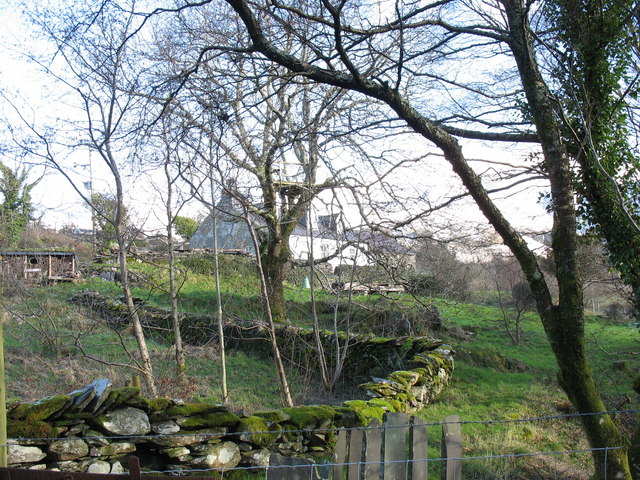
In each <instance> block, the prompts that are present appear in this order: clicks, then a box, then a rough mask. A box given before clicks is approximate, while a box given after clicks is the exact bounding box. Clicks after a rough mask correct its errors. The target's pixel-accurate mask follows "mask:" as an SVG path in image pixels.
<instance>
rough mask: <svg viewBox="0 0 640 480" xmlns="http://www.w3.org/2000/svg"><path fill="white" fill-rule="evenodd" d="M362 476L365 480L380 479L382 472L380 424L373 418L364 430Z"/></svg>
mask: <svg viewBox="0 0 640 480" xmlns="http://www.w3.org/2000/svg"><path fill="white" fill-rule="evenodd" d="M364 440H365V451H364V478H365V480H380V474H381V473H382V462H381V455H380V454H381V451H382V424H381V423H380V420H378V419H377V418H374V419H373V420H372V421H371V423H370V424H369V428H367V430H366V431H365V432H364Z"/></svg>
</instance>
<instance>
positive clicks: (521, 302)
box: [511, 282, 534, 311]
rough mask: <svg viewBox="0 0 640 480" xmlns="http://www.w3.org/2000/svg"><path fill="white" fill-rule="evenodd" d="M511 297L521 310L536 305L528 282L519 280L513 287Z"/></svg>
mask: <svg viewBox="0 0 640 480" xmlns="http://www.w3.org/2000/svg"><path fill="white" fill-rule="evenodd" d="M511 299H512V300H513V304H514V305H515V307H516V309H517V310H519V311H524V310H527V309H529V308H531V307H533V305H534V299H533V294H532V293H531V289H530V288H529V284H528V283H527V282H518V283H516V284H515V285H514V286H513V287H512V288H511Z"/></svg>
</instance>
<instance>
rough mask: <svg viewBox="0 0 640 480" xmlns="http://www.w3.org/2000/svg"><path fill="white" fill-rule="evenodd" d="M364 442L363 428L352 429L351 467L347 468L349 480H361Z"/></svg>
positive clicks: (350, 445)
mask: <svg viewBox="0 0 640 480" xmlns="http://www.w3.org/2000/svg"><path fill="white" fill-rule="evenodd" d="M363 443H364V435H363V431H362V430H361V429H355V430H351V435H350V436H349V467H348V469H347V480H360V468H361V467H362V445H363Z"/></svg>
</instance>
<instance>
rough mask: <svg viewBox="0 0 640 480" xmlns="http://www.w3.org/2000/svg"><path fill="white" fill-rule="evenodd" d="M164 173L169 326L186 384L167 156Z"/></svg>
mask: <svg viewBox="0 0 640 480" xmlns="http://www.w3.org/2000/svg"><path fill="white" fill-rule="evenodd" d="M164 173H165V176H166V179H167V200H166V202H167V203H166V214H167V253H168V257H169V298H170V299H171V326H172V328H173V346H174V349H175V354H176V371H177V374H178V380H179V381H180V383H181V384H183V385H185V384H186V383H187V365H186V362H185V355H184V346H183V343H182V333H181V332H180V312H178V288H177V286H176V258H175V252H174V241H173V221H174V216H173V210H172V206H171V202H172V201H173V181H172V179H171V173H170V171H169V155H168V153H167V161H166V162H165V164H164Z"/></svg>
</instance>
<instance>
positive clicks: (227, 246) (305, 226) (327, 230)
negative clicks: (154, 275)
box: [189, 197, 369, 268]
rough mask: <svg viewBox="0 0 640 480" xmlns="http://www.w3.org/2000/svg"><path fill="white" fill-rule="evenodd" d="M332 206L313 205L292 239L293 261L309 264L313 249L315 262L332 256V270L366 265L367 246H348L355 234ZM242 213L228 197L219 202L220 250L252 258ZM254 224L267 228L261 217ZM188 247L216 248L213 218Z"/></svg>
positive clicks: (251, 243)
mask: <svg viewBox="0 0 640 480" xmlns="http://www.w3.org/2000/svg"><path fill="white" fill-rule="evenodd" d="M330 207H331V205H327V204H325V203H323V202H321V201H320V200H315V201H313V202H312V203H311V207H310V208H309V210H308V211H307V213H306V214H305V215H304V216H303V217H302V218H301V219H300V222H298V224H297V225H296V227H295V229H294V230H293V233H292V234H291V237H290V239H289V248H290V249H291V255H292V259H293V260H294V261H307V260H308V259H309V254H310V251H311V248H312V247H313V256H314V259H315V261H318V260H320V259H322V258H325V257H332V258H330V259H329V260H328V261H327V263H328V264H329V265H331V267H332V268H335V267H337V266H338V265H344V264H348V265H352V264H353V263H354V262H355V263H356V264H357V265H367V264H368V263H369V261H368V258H367V256H366V255H365V253H364V252H365V250H366V247H364V246H361V247H359V248H358V247H356V246H354V245H350V244H349V240H350V239H351V240H353V238H355V235H354V234H353V232H352V231H351V230H350V229H349V228H348V226H347V223H346V219H345V218H344V216H343V215H342V213H340V212H337V213H336V212H334V211H332V209H331V208H330ZM334 207H335V206H334ZM240 211H241V210H240V208H238V207H237V206H235V205H234V201H233V200H232V199H230V198H229V197H223V198H222V199H221V200H220V202H219V204H218V213H217V214H216V216H217V221H218V224H217V227H218V228H217V230H218V248H219V249H221V250H227V251H242V252H244V253H247V254H251V255H253V254H255V249H254V248H253V242H252V240H251V235H250V233H249V228H248V227H247V224H246V220H245V219H244V218H243V217H242V215H241V214H240ZM252 221H253V222H254V227H255V228H256V229H257V230H259V229H260V228H264V222H262V220H261V219H260V218H259V217H256V216H253V217H252ZM189 244H190V247H191V248H192V249H201V248H214V241H213V216H212V215H209V216H208V217H207V218H206V219H205V220H204V221H203V222H202V223H201V224H200V226H199V227H198V230H197V231H196V233H195V234H194V235H193V236H192V237H191V239H190V240H189Z"/></svg>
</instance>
